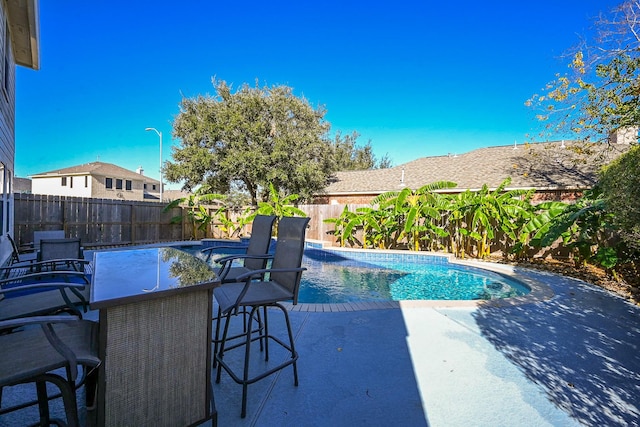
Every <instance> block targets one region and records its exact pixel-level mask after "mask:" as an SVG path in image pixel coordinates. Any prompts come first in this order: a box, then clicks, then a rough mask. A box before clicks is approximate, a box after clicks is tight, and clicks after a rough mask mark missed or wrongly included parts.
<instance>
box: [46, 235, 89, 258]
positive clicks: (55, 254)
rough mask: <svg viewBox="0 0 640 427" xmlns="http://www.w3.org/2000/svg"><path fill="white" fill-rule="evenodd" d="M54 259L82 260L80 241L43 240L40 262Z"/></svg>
mask: <svg viewBox="0 0 640 427" xmlns="http://www.w3.org/2000/svg"><path fill="white" fill-rule="evenodd" d="M53 259H82V246H81V244H80V239H43V240H41V241H40V252H39V257H38V260H39V261H49V260H53Z"/></svg>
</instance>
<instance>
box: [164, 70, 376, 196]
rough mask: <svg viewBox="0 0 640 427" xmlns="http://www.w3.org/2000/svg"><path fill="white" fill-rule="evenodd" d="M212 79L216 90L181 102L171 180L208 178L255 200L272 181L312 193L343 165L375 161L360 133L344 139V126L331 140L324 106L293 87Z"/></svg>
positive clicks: (190, 182)
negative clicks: (313, 103) (232, 83)
mask: <svg viewBox="0 0 640 427" xmlns="http://www.w3.org/2000/svg"><path fill="white" fill-rule="evenodd" d="M213 85H214V88H215V92H216V93H215V96H197V97H195V98H183V99H182V101H181V103H180V112H179V113H178V115H177V116H176V117H175V119H174V122H173V137H174V138H176V139H179V140H180V146H179V147H174V148H173V153H172V158H173V161H169V162H166V164H165V168H164V172H165V177H166V179H167V180H168V181H170V182H183V186H184V188H185V189H187V190H189V189H192V188H196V187H197V186H199V185H202V184H204V185H207V186H209V187H210V188H212V189H214V190H215V191H217V192H219V193H223V194H226V193H228V192H229V191H230V190H231V189H233V188H234V187H239V189H240V190H241V191H244V192H246V193H247V194H249V196H250V198H251V204H252V205H253V206H257V205H258V201H259V200H260V199H261V198H262V197H263V196H264V197H268V193H266V194H262V193H263V192H268V185H269V183H271V184H273V185H274V186H275V188H276V190H278V191H281V192H283V193H285V194H298V195H299V197H300V199H301V200H306V199H309V198H310V197H312V196H313V195H314V194H315V193H317V192H318V191H320V190H321V189H323V188H324V187H325V186H326V184H327V182H328V179H329V178H330V177H331V175H333V173H334V172H336V171H337V170H340V169H341V168H347V169H363V168H364V169H366V168H370V167H374V166H375V165H376V159H375V156H374V155H373V153H372V150H371V145H370V144H367V145H366V146H364V147H362V148H360V147H358V146H357V145H356V139H357V133H355V132H354V133H353V134H352V135H348V136H345V137H344V138H342V137H341V134H340V133H339V132H338V134H337V135H336V139H335V141H331V140H330V139H329V137H328V134H329V131H330V124H329V123H328V122H327V121H326V120H325V114H326V111H325V110H324V109H323V108H322V107H318V108H313V107H312V106H311V105H310V104H309V102H308V101H307V100H306V99H304V98H302V97H297V96H295V95H294V94H293V89H292V88H290V87H288V86H283V85H280V86H270V87H268V86H263V87H260V86H258V84H257V83H256V85H255V87H251V86H249V85H247V84H244V85H242V86H241V87H240V88H239V89H238V90H236V91H235V92H234V91H232V88H231V86H229V85H228V84H227V83H226V82H224V81H219V80H215V79H214V81H213ZM382 162H385V164H388V161H387V160H385V159H383V160H382ZM382 162H381V163H380V164H382Z"/></svg>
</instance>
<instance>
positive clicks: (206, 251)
mask: <svg viewBox="0 0 640 427" xmlns="http://www.w3.org/2000/svg"><path fill="white" fill-rule="evenodd" d="M247 248H248V246H241V245H237V246H233V245H230V246H211V247H209V248H204V249H201V250H200V253H202V254H207V257H206V258H205V261H206V262H209V260H210V259H211V255H213V252H214V251H217V250H218V249H244V250H245V251H246V250H247Z"/></svg>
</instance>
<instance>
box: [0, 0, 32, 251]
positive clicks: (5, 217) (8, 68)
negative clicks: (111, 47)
mask: <svg viewBox="0 0 640 427" xmlns="http://www.w3.org/2000/svg"><path fill="white" fill-rule="evenodd" d="M39 43H40V34H39V16H38V2H37V0H4V1H2V2H0V93H1V94H0V188H1V189H2V193H1V197H0V263H3V262H4V261H6V260H7V258H8V257H9V255H10V254H11V244H10V242H9V239H7V237H6V236H7V234H13V171H14V170H15V167H14V162H15V153H16V149H15V145H16V141H15V123H16V117H15V105H16V90H15V88H16V85H15V82H16V65H21V66H23V67H27V68H31V69H34V70H37V69H38V68H39V65H40V64H39V61H40V52H39Z"/></svg>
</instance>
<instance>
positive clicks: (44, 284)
mask: <svg viewBox="0 0 640 427" xmlns="http://www.w3.org/2000/svg"><path fill="white" fill-rule="evenodd" d="M85 286H87V284H85V283H68V282H42V283H29V284H28V285H20V284H17V285H15V286H11V287H10V288H0V295H4V294H10V293H11V292H24V291H29V290H34V289H44V288H56V289H61V290H62V289H65V288H69V289H84V288H85Z"/></svg>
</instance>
